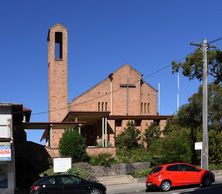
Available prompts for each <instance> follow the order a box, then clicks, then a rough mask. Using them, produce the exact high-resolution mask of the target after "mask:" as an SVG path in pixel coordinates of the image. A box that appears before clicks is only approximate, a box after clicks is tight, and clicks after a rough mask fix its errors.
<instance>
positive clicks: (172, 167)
mask: <svg viewBox="0 0 222 194" xmlns="http://www.w3.org/2000/svg"><path fill="white" fill-rule="evenodd" d="M166 170H167V171H179V168H178V165H177V164H176V165H171V166H167V168H166Z"/></svg>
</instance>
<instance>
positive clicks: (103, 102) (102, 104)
mask: <svg viewBox="0 0 222 194" xmlns="http://www.w3.org/2000/svg"><path fill="white" fill-rule="evenodd" d="M103 110H104V102H102V111H103Z"/></svg>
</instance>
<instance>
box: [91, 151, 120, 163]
mask: <svg viewBox="0 0 222 194" xmlns="http://www.w3.org/2000/svg"><path fill="white" fill-rule="evenodd" d="M89 162H90V164H92V165H94V166H110V165H111V164H114V163H116V160H115V159H114V158H113V156H112V154H110V153H101V154H98V155H96V156H91V157H90V160H89Z"/></svg>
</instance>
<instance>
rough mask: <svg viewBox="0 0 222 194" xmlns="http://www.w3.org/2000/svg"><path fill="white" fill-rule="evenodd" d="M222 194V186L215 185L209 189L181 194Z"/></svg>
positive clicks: (198, 189) (197, 189) (199, 189)
mask: <svg viewBox="0 0 222 194" xmlns="http://www.w3.org/2000/svg"><path fill="white" fill-rule="evenodd" d="M202 193H204V194H212V193H213V194H221V193H222V184H214V185H212V186H211V187H207V188H202V187H200V188H196V189H195V190H194V191H187V192H183V193H181V194H202Z"/></svg>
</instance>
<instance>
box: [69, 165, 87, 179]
mask: <svg viewBox="0 0 222 194" xmlns="http://www.w3.org/2000/svg"><path fill="white" fill-rule="evenodd" d="M67 173H68V174H72V175H76V176H79V177H80V178H83V179H88V177H89V173H88V172H87V170H85V169H82V168H79V167H72V168H70V169H69V170H68V171H67Z"/></svg>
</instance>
